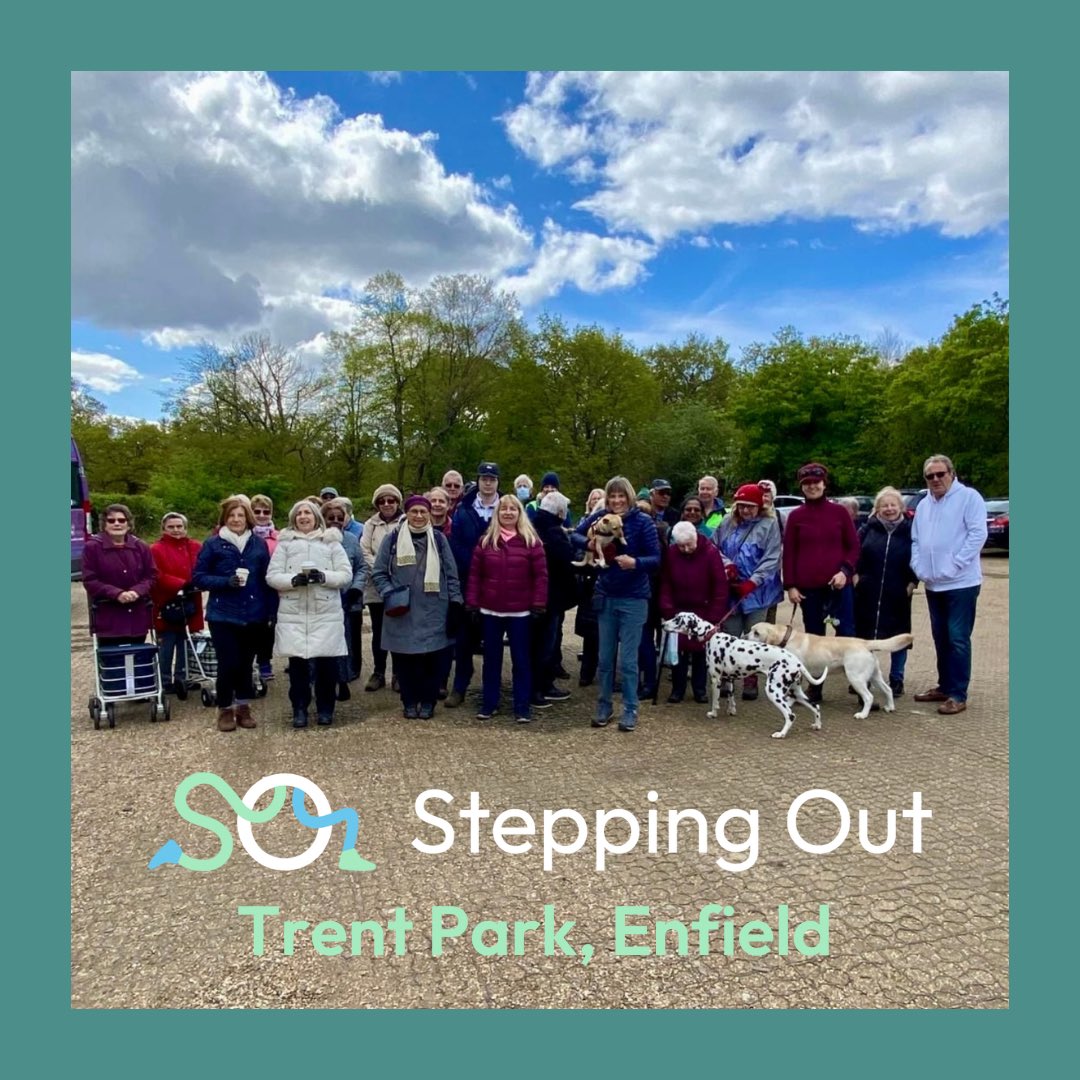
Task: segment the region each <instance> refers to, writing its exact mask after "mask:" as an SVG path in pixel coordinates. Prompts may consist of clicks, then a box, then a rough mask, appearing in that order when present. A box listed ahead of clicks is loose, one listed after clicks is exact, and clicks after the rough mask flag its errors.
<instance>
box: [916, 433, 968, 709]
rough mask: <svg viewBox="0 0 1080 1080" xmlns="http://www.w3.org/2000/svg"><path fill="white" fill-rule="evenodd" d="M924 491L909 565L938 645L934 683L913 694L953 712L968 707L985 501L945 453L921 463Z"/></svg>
mask: <svg viewBox="0 0 1080 1080" xmlns="http://www.w3.org/2000/svg"><path fill="white" fill-rule="evenodd" d="M923 477H924V478H925V480H926V486H927V490H928V492H929V495H928V497H927V498H925V499H923V500H922V501H921V502H920V503H919V505H918V506H917V507H916V509H915V520H914V521H913V522H912V523H911V569H912V570H914V571H915V574H916V576H917V577H918V578H919V580H920V581H922V582H923V583H924V584H925V585H926V606H927V607H928V608H929V609H930V630H931V632H932V633H933V635H934V648H935V650H936V651H937V670H938V683H937V686H935V687H934V688H933V689H932V690H926V691H924V692H923V693H921V694H916V695H915V700H916V701H936V702H940V704H939V706H938V712H939V713H941V714H942V715H943V716H955V715H956V714H957V713H962V712H963V711H964V710H965V709H966V708H967V692H968V684H969V683H970V682H971V631H972V630H973V629H974V627H975V605H976V602H977V601H978V598H979V589H980V588H981V586H982V566H981V565H980V563H979V555H980V554H981V552H982V547H983V544H985V543H986V503H985V502H984V501H983V497H982V496H981V495H980V494H979V493H978V492H977V491H976V490H975V489H974V488H969V487H966V486H965V485H964V484H961V483H960V481H959V480H957V479H956V469H954V468H953V463H952V462H951V461H950V460H949V459H948V458H947V457H945V455H944V454H934V455H933V456H932V457H928V458H927V459H926V464H924V465H923Z"/></svg>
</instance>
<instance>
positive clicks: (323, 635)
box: [266, 499, 353, 728]
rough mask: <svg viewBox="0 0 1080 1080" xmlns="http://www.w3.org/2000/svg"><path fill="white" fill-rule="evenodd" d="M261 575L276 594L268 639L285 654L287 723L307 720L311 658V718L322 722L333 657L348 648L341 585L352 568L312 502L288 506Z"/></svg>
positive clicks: (332, 688) (328, 717) (328, 704)
mask: <svg viewBox="0 0 1080 1080" xmlns="http://www.w3.org/2000/svg"><path fill="white" fill-rule="evenodd" d="M266 581H267V584H268V585H269V586H270V587H271V588H272V589H276V590H277V591H278V594H279V601H278V619H277V631H276V633H275V638H274V645H275V649H276V651H277V652H278V653H279V654H280V655H281V656H287V657H288V658H289V701H290V702H291V703H292V707H293V727H294V728H306V727H307V726H308V706H309V705H310V704H311V667H310V665H309V663H308V661H309V660H314V661H315V665H314V666H315V711H316V714H317V720H318V723H319V725H320V726H322V727H326V726H327V725H329V724H332V723H333V721H334V701H335V697H336V691H337V671H338V665H337V658H338V657H339V656H346V655H347V654H348V648H347V646H346V644H345V621H344V618H343V616H342V611H341V590H342V589H346V588H348V587H349V586H350V584H351V582H352V581H353V568H352V566H351V565H350V564H349V557H348V555H346V554H345V548H344V547H342V544H341V531H340V530H339V529H335V528H328V527H327V526H326V523H325V521H324V520H323V516H322V510H321V509H320V508H319V507H318V506H316V505H315V504H314V503H313V502H311V501H309V500H307V499H301V500H300V502H298V503H296V504H295V505H294V506H293V508H292V509H291V510H290V511H289V526H288V528H286V529H282V530H281V532H280V533H279V534H278V543H277V548H276V549H275V550H274V555H273V558H271V560H270V568H269V570H268V571H267V574H266Z"/></svg>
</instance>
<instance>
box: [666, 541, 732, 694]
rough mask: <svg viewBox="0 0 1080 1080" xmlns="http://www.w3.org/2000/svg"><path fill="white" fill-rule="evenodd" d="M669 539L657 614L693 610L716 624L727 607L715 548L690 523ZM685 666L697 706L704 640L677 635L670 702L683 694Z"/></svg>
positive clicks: (703, 679) (702, 676) (702, 675)
mask: <svg viewBox="0 0 1080 1080" xmlns="http://www.w3.org/2000/svg"><path fill="white" fill-rule="evenodd" d="M671 538H672V543H671V546H670V547H668V548H666V549H665V551H664V562H663V565H662V566H661V568H660V617H661V618H662V619H670V618H673V617H674V616H675V615H677V614H678V613H679V612H680V611H692V612H693V613H694V614H695V615H700V616H701V618H703V619H705V620H706V621H707V622H711V623H718V622H719V621H720V620H721V619H722V618H723V617H724V615H725V614H726V613H727V610H728V580H727V574H726V572H725V571H724V560H723V558H722V557H721V555H720V552H719V550H718V549H717V547H716V545H715V544H712V543H709V541H708V540H707V538H706V537H704V536H700V535H699V534H698V531H697V528H696V527H695V526H694V525H693V524H692V523H691V522H689V521H680V522H679V523H678V524H676V525H673V526H672V527H671ZM687 667H689V668H690V685H691V688H692V689H693V692H694V700H695V701H696V702H698V703H699V704H700V703H702V702H704V701H706V700H707V697H706V690H707V685H706V672H705V643H704V642H702V641H692V640H691V639H690V638H688V637H687V636H686V635H685V634H680V635H679V662H678V663H677V664H676V665H675V667H674V668H672V670H671V696H670V697H669V698H668V704H669V705H676V704H678V702H680V701H682V699H683V695H684V694H685V693H686V669H687Z"/></svg>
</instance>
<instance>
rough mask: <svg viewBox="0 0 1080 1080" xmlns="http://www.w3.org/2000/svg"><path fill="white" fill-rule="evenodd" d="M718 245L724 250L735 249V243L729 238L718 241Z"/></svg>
mask: <svg viewBox="0 0 1080 1080" xmlns="http://www.w3.org/2000/svg"><path fill="white" fill-rule="evenodd" d="M720 246H721V247H722V248H723V249H724V250H725V251H734V250H735V245H734V244H733V243H732V242H731V241H730V240H721V241H720Z"/></svg>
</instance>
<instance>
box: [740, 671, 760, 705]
mask: <svg viewBox="0 0 1080 1080" xmlns="http://www.w3.org/2000/svg"><path fill="white" fill-rule="evenodd" d="M757 693H758V691H757V676H756V675H747V676H746V678H745V679H743V681H742V699H743V701H757Z"/></svg>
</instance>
